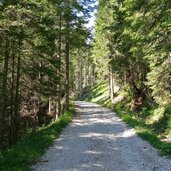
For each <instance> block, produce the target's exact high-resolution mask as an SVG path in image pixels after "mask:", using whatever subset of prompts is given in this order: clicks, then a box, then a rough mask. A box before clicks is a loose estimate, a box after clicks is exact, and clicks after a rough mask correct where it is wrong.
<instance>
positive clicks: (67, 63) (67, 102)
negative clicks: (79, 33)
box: [65, 0, 70, 110]
mask: <svg viewBox="0 0 171 171" xmlns="http://www.w3.org/2000/svg"><path fill="white" fill-rule="evenodd" d="M66 3H67V6H68V7H69V0H67V1H66ZM66 29H67V33H66V44H65V56H66V59H65V62H66V68H65V69H66V90H65V91H66V92H65V93H66V102H65V103H66V105H65V107H66V110H69V93H70V82H69V70H70V67H69V61H70V54H69V53H70V46H69V37H70V36H69V34H70V33H69V29H70V27H69V16H68V15H67V18H66Z"/></svg>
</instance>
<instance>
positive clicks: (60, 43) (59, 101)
mask: <svg viewBox="0 0 171 171" xmlns="http://www.w3.org/2000/svg"><path fill="white" fill-rule="evenodd" d="M61 20H62V16H61V13H60V18H59V32H60V33H59V40H58V41H59V42H58V50H59V52H58V58H59V59H58V60H59V69H58V75H59V83H58V111H57V114H56V119H57V118H58V115H59V116H60V115H61V57H62V56H61V55H62V37H61V27H62V25H61V22H62V21H61Z"/></svg>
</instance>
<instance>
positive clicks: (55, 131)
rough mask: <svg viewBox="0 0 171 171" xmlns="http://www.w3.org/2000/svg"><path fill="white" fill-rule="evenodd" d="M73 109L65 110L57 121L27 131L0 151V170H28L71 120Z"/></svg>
mask: <svg viewBox="0 0 171 171" xmlns="http://www.w3.org/2000/svg"><path fill="white" fill-rule="evenodd" d="M73 113H74V110H73V109H72V110H70V111H67V112H65V113H64V114H63V115H61V116H60V118H59V120H58V121H54V122H53V123H51V124H50V125H48V126H45V127H41V128H39V129H36V130H32V131H30V132H28V133H27V134H26V135H25V136H23V137H22V139H21V140H20V141H19V142H18V143H17V144H16V145H14V146H13V147H11V148H9V149H7V150H5V151H3V152H1V153H0V171H29V170H30V169H31V165H32V164H33V163H35V162H37V161H38V160H39V158H40V157H41V156H42V154H44V152H45V150H46V149H47V148H48V147H49V146H50V145H51V144H52V142H53V140H54V139H56V138H57V137H58V136H59V134H60V133H61V131H62V130H63V128H65V127H66V126H67V125H68V123H69V122H71V120H72V117H73Z"/></svg>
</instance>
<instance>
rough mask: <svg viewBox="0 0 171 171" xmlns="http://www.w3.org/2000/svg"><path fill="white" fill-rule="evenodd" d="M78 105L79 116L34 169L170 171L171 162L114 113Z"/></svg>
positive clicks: (77, 103) (52, 170)
mask: <svg viewBox="0 0 171 171" xmlns="http://www.w3.org/2000/svg"><path fill="white" fill-rule="evenodd" d="M76 105H77V106H78V109H77V112H78V114H77V116H76V117H75V118H74V120H73V122H72V123H71V124H70V125H69V126H68V127H67V128H66V129H65V130H64V131H63V132H62V135H61V136H60V138H59V139H57V140H56V141H55V142H54V145H53V147H50V148H49V150H48V151H47V153H46V154H45V155H44V156H43V157H42V159H41V161H40V162H39V163H37V164H36V165H35V166H33V169H34V170H36V171H171V160H170V159H167V158H165V157H160V156H159V155H158V152H157V150H155V149H154V148H153V147H151V145H149V143H147V142H146V141H144V140H142V139H140V138H139V137H138V136H137V135H136V134H135V132H134V130H133V129H131V128H130V127H128V126H127V125H126V124H125V123H124V122H122V121H121V120H120V119H119V118H118V117H117V116H116V115H115V113H114V112H112V111H110V110H108V109H105V108H103V107H101V106H99V105H97V104H94V103H88V102H76Z"/></svg>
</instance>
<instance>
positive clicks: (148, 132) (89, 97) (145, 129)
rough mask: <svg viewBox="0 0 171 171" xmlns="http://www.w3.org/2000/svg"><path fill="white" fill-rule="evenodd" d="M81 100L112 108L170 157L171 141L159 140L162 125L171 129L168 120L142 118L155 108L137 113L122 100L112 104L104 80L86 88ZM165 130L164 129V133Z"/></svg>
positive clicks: (149, 114)
mask: <svg viewBox="0 0 171 171" xmlns="http://www.w3.org/2000/svg"><path fill="white" fill-rule="evenodd" d="M82 100H86V101H91V102H96V103H98V104H101V105H102V106H104V107H107V108H110V109H112V110H114V111H115V112H116V113H117V114H118V115H119V117H120V118H121V119H122V120H124V121H125V122H126V123H127V124H129V125H130V126H132V127H133V128H135V130H136V132H137V134H138V135H139V136H140V137H141V138H142V139H144V140H147V141H148V142H149V143H150V144H151V145H152V146H154V147H155V148H157V149H158V150H159V152H160V154H161V155H166V156H169V157H171V143H170V142H164V141H161V133H160V131H161V130H162V129H163V127H167V128H168V130H167V131H171V130H170V127H171V126H169V125H167V124H166V123H168V122H169V121H168V120H167V119H165V118H164V122H158V124H151V125H150V124H147V123H146V122H145V119H144V118H145V117H146V118H147V117H148V116H151V115H152V113H153V112H154V110H155V109H150V108H146V110H144V111H141V112H139V113H132V112H131V111H130V110H129V109H128V108H127V107H126V104H124V102H118V103H117V104H115V105H113V104H112V103H111V101H110V99H109V98H108V88H107V83H105V82H104V83H102V84H100V85H95V86H94V87H93V88H92V89H90V90H86V91H85V93H84V94H83V99H82ZM169 114H170V113H169ZM169 117H170V115H169ZM165 130H166V128H165ZM167 131H165V133H166V134H167ZM163 132H164V131H163Z"/></svg>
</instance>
